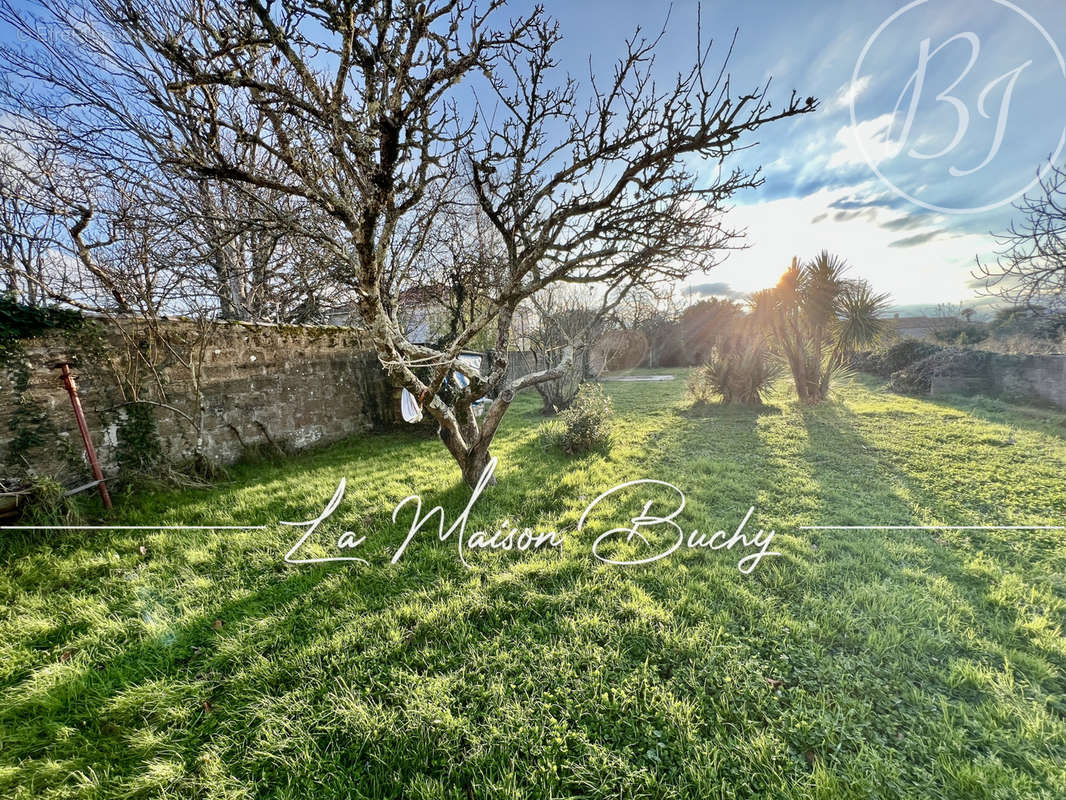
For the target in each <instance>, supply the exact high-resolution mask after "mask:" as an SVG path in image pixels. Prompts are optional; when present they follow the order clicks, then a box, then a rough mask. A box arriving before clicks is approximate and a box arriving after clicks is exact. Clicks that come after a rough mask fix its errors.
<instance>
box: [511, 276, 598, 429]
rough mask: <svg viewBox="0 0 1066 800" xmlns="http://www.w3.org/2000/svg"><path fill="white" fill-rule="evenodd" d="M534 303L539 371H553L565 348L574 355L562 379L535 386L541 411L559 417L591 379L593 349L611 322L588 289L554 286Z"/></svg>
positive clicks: (533, 335)
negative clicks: (585, 382)
mask: <svg viewBox="0 0 1066 800" xmlns="http://www.w3.org/2000/svg"><path fill="white" fill-rule="evenodd" d="M530 300H531V303H532V304H533V307H534V308H535V309H536V312H537V316H538V324H537V326H536V327H535V328H534V329H533V330H532V331H531V332H530V336H529V338H530V341H531V344H532V350H531V352H532V355H533V360H534V366H535V367H536V368H537V370H547V369H551V368H552V366H553V365H554V364H555V363H556V362H557V361H558V360H559V354H560V353H561V351H563V350H564V349H569V350H571V351H573V353H574V356H573V359H572V360H571V363H570V365H569V367H568V368H567V369H566V370H564V371H562V372H561V374H559V376H558V377H556V378H553V379H552V380H546V381H541V382H539V383H536V384H534V386H535V388H536V390H537V393H538V394H539V395H540V398H541V401H542V407H541V412H542V413H544V414H555V413H557V412H559V411H562V410H563V409H566V408H569V407H570V404H571V403H573V402H574V398H575V397H577V392H578V389H579V388H580V386H581V383H582V381H583V380H585V379H586V378H587V377H589V374H588V373H589V372H590V370H589V349H590V347H591V346H592V344H593V342H595V341H596V339H598V338H599V336H600V335H601V334H602V333H603V331H604V329H605V327H606V325H607V324H608V323H609V320H608V319H607V318H605V316H604V315H603V314H601V313H600V306H599V303H598V299H597V298H595V297H594V296H591V295H590V292H589V290H588V287H577V286H559V285H551V286H548V287H546V288H544V289H542V290H541V291H540V292H538V293H537V294H535V295H534V296H533V297H532V298H530Z"/></svg>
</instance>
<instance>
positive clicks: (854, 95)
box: [832, 75, 873, 108]
mask: <svg viewBox="0 0 1066 800" xmlns="http://www.w3.org/2000/svg"><path fill="white" fill-rule="evenodd" d="M872 82H873V77H872V76H870V75H863V76H862V77H861V78H859V79H858V80H857V81H848V82H847V83H845V84H844V85H843V86H841V87H840V89H839V90H838V91H837V93H836V96H835V97H834V98H833V102H832V107H833V108H849V107H850V106H851V104H852V103H853V102H854V101H856V100H858V99H859V98H860V97H861V96H862V94H863V92H865V91H866V90H867V89H869V88H870V84H871V83H872Z"/></svg>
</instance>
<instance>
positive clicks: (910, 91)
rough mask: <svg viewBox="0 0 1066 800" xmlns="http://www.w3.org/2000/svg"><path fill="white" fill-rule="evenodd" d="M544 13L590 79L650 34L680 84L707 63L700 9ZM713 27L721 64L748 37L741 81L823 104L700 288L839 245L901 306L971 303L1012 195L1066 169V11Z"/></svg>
mask: <svg viewBox="0 0 1066 800" xmlns="http://www.w3.org/2000/svg"><path fill="white" fill-rule="evenodd" d="M544 5H545V7H546V10H547V11H548V12H549V13H550V14H552V15H553V16H554V17H556V18H557V19H558V20H559V22H560V26H561V29H562V32H563V34H564V37H565V39H564V41H563V43H562V46H561V47H560V50H559V52H560V57H561V60H562V65H563V67H564V68H566V69H568V70H570V71H571V72H573V73H574V74H575V76H577V77H582V76H586V75H587V74H588V69H589V62H590V60H591V62H592V68H593V69H594V70H595V71H597V72H600V71H603V70H608V69H610V66H611V64H612V62H613V60H614V59H616V58H617V57H618V56H619V55H620V54H621V53H622V51H623V48H624V43H625V40H626V38H627V37H629V36H630V35H632V33H633V31H634V29H635V28H636V27H637V26H641V27H642V28H643V29H644V30H645V31H647V32H651V33H657V32H658V31H659V30H660V29H662V27H663V24H664V23H666V24H667V30H666V35H665V38H664V41H663V43H662V47H661V49H660V52H659V56H658V60H657V63H656V70H657V73H658V74H661V75H662V76H663V77H664V78H666V77H669V76H670V75H672V74H674V73H676V72H677V71H678V70H681V69H684V68H686V67H688V66H689V65H691V63H692V60H693V58H694V54H695V52H696V47H697V45H696V28H697V25H696V22H697V18H698V17H697V13H698V9H697V5H698V4H697V3H696V2H689V1H688V0H677V2H674V3H673V4H668V3H657V2H654V0H639V1H636V0H614V1H613V2H609V3H608V2H592V0H570V1H569V2H564V1H562V0H546V2H545V3H544ZM668 16H669V18H668ZM700 16H701V17H702V22H703V36H704V39H705V40H706V39H707V38H708V37H711V38H713V39H714V42H715V48H714V50H712V53H717V54H718V56H719V58H720V57H722V56H724V54H725V51H726V49H727V48H728V44H729V42H730V40H731V39H732V36H733V34H734V31H738V34H737V44H736V47H735V50H734V54H733V57H732V59H731V61H730V64H729V68H728V71H729V73H730V76H731V78H732V81H733V84H734V86H736V87H737V88H738V89H741V88H745V89H746V88H756V87H758V86H760V85H761V84H762V83H764V82H765V81H766V80H767V79H771V83H770V97H771V99H773V100H774V101H775V104H781V103H784V102H785V101H787V99H788V97H789V95H790V93H791V91H792V90H793V89H796V90H797V93H798V94H799V96H801V97H806V96H808V95H812V96H814V97H816V98H818V99H819V101H820V107H819V109H818V111H817V112H815V113H814V114H810V115H805V116H802V117H800V118H796V119H791V120H785V121H782V122H779V123H776V124H774V125H771V126H767V127H766V128H763V129H761V130H760V131H759V132H758V133H757V134H756V135H755V136H754V137H753V138H752V139H750V140H749V142H748V143H749V144H755V145H756V146H755V147H753V148H751V149H750V150H747V151H745V152H743V153H740V154H738V155H737V158H738V159H739V161H738V162H737V163H740V164H743V165H744V166H746V167H755V166H759V167H761V169H762V176H763V178H764V182H763V184H762V185H761V186H760V187H759V188H757V189H752V190H746V191H744V192H743V193H741V194H738V195H737V196H735V198H734V207H733V208H732V210H731V211H730V212H729V216H728V217H727V219H728V220H729V222H730V224H731V225H734V226H736V227H738V228H743V229H746V232H747V239H746V243H747V248H746V249H744V250H742V251H740V252H736V253H733V254H731V255H730V256H729V257H728V259H727V260H726V261H725V262H724V263H723V264H721V265H720V266H718V267H716V268H714V269H713V270H711V271H709V272H708V273H707V274H706V275H701V276H697V277H694V278H693V279H692V280H691V281H689V284H690V285H691V286H694V287H700V288H702V289H704V290H709V291H713V292H715V293H721V294H736V295H741V294H743V293H747V292H750V291H753V290H756V289H759V288H763V287H766V286H771V285H773V284H774V283H775V282H776V280H777V278H778V277H779V276H780V274H781V273H782V272H783V271H784V269H785V268H786V267H788V265H789V263H790V262H791V259H792V257H793V256H794V255H795V256H799V257H800V258H801V259H805V258H810V257H812V256H814V255H815V254H816V253H817V252H819V251H820V250H822V249H828V250H830V251H831V252H834V253H836V254H838V255H840V256H842V257H843V258H844V259H846V261H847V262H848V263H849V264H850V265H851V275H852V276H854V277H860V278H865V279H867V280H869V281H870V282H871V284H873V286H874V288H875V289H877V290H879V291H882V292H888V293H889V294H890V295H891V297H892V299H893V301H894V303H896V304H897V305H899V306H909V305H913V304H936V303H958V302H966V303H967V304H972V303H973V301H974V300H975V299H976V292H975V289H974V280H973V277H972V272H973V270H974V269H975V266H976V264H975V259H976V258H977V257H978V256H980V257H982V259H985V258H988V257H989V256H992V255H994V253H995V251H996V249H997V246H996V242H995V240H994V238H993V237H992V235H991V234H992V232H1001V231H1003V230H1005V229H1006V228H1007V226H1008V225H1009V223H1010V221H1011V219H1012V217H1013V216H1015V214H1016V211H1015V209H1014V208H1013V207H1012V205H1011V203H1010V200H1011V199H1012V198H1014V197H1016V196H1017V195H1018V194H1019V193H1020V192H1024V191H1025V189H1026V187H1027V186H1029V185H1030V184H1031V182H1032V181H1033V180H1034V179H1035V177H1036V175H1037V172H1038V170H1040V169H1041V168H1046V166H1047V164H1048V161H1049V159H1051V158H1052V157H1053V156H1056V163H1059V164H1062V163H1063V162H1066V149H1063V148H1062V144H1063V142H1064V139H1066V64H1064V63H1063V61H1062V60H1061V53H1062V52H1066V2H1062V0H1013V2H1010V3H1008V2H1006V0H918V1H917V2H915V3H908V2H906V0H863V2H855V1H854V0H803V1H802V2H800V1H798V0H797V2H784V1H783V0H747V2H744V1H743V0H705V2H703V3H702V9H701V10H700ZM923 43H924V44H923ZM1060 45H1061V47H1062V48H1063V49H1062V51H1060V50H1059V47H1060ZM923 47H924V49H923ZM712 61H713V62H714V63H716V64H717V63H718V61H716V60H715V58H714V57H713V56H712ZM853 107H854V112H853ZM875 168H876V171H875Z"/></svg>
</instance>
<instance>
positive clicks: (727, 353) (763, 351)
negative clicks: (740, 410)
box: [689, 336, 781, 405]
mask: <svg viewBox="0 0 1066 800" xmlns="http://www.w3.org/2000/svg"><path fill="white" fill-rule="evenodd" d="M779 377H781V364H780V362H779V361H777V360H776V359H775V358H774V357H773V355H772V354H771V353H770V352H769V350H767V348H766V345H765V343H764V342H763V341H762V340H761V339H760V338H759V337H754V336H742V337H736V338H733V339H730V340H727V341H726V342H725V343H723V344H720V345H716V346H715V347H714V349H713V350H712V351H711V355H710V357H709V358H708V359H707V361H706V362H705V363H704V364H703V366H701V367H700V368H699V369H697V370H696V373H695V375H693V378H692V381H691V383H690V384H689V389H690V391H691V392H692V394H693V396H694V397H695V399H696V400H698V401H703V402H710V401H711V399H712V398H716V397H718V398H721V399H722V401H723V402H725V403H739V404H742V405H761V404H762V402H763V398H764V397H765V396H766V394H767V393H768V392H769V391H770V390H771V388H772V387H773V384H774V382H775V381H776V380H777V379H778V378H779Z"/></svg>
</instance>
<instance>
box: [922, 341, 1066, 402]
mask: <svg viewBox="0 0 1066 800" xmlns="http://www.w3.org/2000/svg"><path fill="white" fill-rule="evenodd" d="M944 393H954V394H1001V395H1004V396H1006V397H1009V398H1013V399H1017V400H1040V401H1043V402H1046V403H1050V404H1051V405H1055V406H1058V407H1059V408H1066V355H1045V356H1036V355H1034V356H1017V355H1006V354H1002V353H987V354H985V358H984V359H982V363H981V365H980V367H975V368H972V369H970V370H968V371H965V372H961V371H958V370H951V371H947V372H934V374H933V378H932V387H931V394H944Z"/></svg>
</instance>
